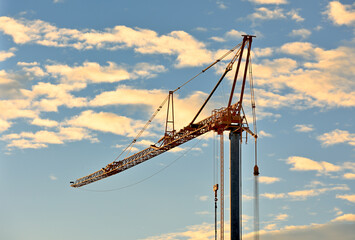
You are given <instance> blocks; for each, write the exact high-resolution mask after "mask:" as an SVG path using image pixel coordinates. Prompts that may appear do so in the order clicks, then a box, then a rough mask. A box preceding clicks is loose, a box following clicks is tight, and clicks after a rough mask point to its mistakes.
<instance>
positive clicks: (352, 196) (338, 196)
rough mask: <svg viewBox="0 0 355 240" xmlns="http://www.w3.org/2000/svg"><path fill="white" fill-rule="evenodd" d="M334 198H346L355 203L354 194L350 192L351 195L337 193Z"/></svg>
mask: <svg viewBox="0 0 355 240" xmlns="http://www.w3.org/2000/svg"><path fill="white" fill-rule="evenodd" d="M336 198H340V199H344V200H348V201H349V202H352V203H355V194H352V195H337V196H336ZM354 216H355V215H354ZM354 221H355V220H354Z"/></svg>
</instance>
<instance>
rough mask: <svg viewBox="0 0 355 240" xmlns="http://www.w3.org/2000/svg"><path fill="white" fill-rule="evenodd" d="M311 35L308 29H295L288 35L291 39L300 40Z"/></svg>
mask: <svg viewBox="0 0 355 240" xmlns="http://www.w3.org/2000/svg"><path fill="white" fill-rule="evenodd" d="M311 34H312V32H311V31H309V30H308V29H304V28H302V29H295V30H292V32H291V33H290V34H289V35H290V36H291V37H301V38H302V39H306V38H308V37H309V36H310V35H311Z"/></svg>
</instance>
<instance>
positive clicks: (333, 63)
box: [253, 42, 355, 109]
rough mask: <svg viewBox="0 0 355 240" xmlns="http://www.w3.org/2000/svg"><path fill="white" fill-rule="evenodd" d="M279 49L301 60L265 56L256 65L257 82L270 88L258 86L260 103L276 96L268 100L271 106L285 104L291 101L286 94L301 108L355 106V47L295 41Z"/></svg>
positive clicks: (255, 76)
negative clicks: (353, 79)
mask: <svg viewBox="0 0 355 240" xmlns="http://www.w3.org/2000/svg"><path fill="white" fill-rule="evenodd" d="M277 51H278V52H280V53H283V54H288V55H291V57H292V56H293V57H294V56H297V57H300V58H301V59H300V60H298V61H295V60H293V59H292V58H285V57H284V58H279V59H277V58H276V59H273V60H267V59H263V60H260V61H258V62H257V63H256V64H253V76H254V80H255V85H256V86H258V87H263V88H265V87H268V91H264V92H263V90H259V89H255V92H256V93H258V94H257V96H258V99H257V100H258V104H260V102H261V103H263V100H264V99H265V98H266V99H267V98H270V96H272V97H273V98H274V99H275V103H267V105H268V107H275V106H276V107H283V106H286V105H285V102H287V101H286V99H285V100H284V98H283V97H284V95H285V94H288V95H289V96H288V97H291V102H292V103H291V104H292V105H294V106H295V107H296V108H300V109H302V108H311V107H340V106H341V107H351V106H355V94H354V93H355V85H354V83H353V81H351V79H352V77H353V76H354V74H355V68H354V66H353V64H352V62H354V61H355V57H354V56H355V54H353V52H354V51H355V48H352V47H343V46H341V47H338V48H336V49H332V50H324V49H321V48H318V47H316V46H314V45H313V44H311V43H307V42H292V43H286V44H284V45H282V46H281V47H280V48H279V49H278V50H277ZM283 70H285V71H283ZM270 89H271V90H270ZM257 91H259V92H257ZM280 92H282V95H280ZM259 96H260V97H259ZM276 97H278V99H277V98H276ZM288 102H289V101H288ZM264 105H266V104H264ZM289 105H290V104H289ZM289 105H288V106H289Z"/></svg>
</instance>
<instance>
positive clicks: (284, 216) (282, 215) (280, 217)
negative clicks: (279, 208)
mask: <svg viewBox="0 0 355 240" xmlns="http://www.w3.org/2000/svg"><path fill="white" fill-rule="evenodd" d="M288 217H289V216H288V215H287V214H286V213H280V214H279V215H277V216H276V217H275V220H276V221H285V220H286V219H287V218H288Z"/></svg>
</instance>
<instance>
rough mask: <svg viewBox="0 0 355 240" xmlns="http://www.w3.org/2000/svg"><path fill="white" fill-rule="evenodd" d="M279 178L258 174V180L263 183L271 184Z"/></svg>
mask: <svg viewBox="0 0 355 240" xmlns="http://www.w3.org/2000/svg"><path fill="white" fill-rule="evenodd" d="M280 180H281V179H280V178H278V177H266V176H260V177H259V182H260V183H265V184H271V183H275V182H279V181H280Z"/></svg>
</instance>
